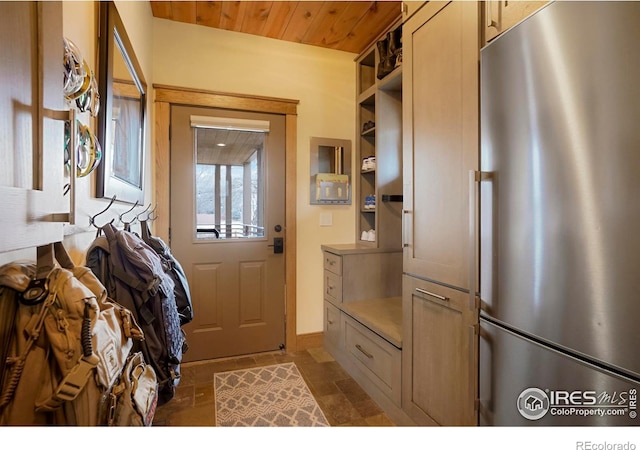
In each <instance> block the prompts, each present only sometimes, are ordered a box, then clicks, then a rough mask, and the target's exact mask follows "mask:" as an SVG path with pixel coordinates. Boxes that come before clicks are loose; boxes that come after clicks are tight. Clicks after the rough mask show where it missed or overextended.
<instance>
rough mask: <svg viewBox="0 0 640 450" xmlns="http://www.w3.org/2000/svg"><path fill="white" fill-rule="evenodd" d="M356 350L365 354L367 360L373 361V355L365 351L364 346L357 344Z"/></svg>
mask: <svg viewBox="0 0 640 450" xmlns="http://www.w3.org/2000/svg"><path fill="white" fill-rule="evenodd" d="M356 348H357V349H358V350H360V351H361V352H362V353H363V354H364V356H366V357H367V358H369V359H373V355H372V354H371V353H369V352H368V351H366V350H365V349H363V348H362V346H360V344H356Z"/></svg>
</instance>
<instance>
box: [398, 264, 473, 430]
mask: <svg viewBox="0 0 640 450" xmlns="http://www.w3.org/2000/svg"><path fill="white" fill-rule="evenodd" d="M402 308H403V313H404V320H403V327H404V333H405V337H404V339H403V342H404V347H403V349H402V351H403V368H402V370H403V399H402V401H403V408H404V410H405V411H406V412H407V414H408V415H409V416H410V417H411V418H413V419H414V420H415V421H416V422H417V423H419V424H423V425H429V424H434V423H436V424H438V425H447V426H459V425H476V424H477V413H476V410H475V398H476V392H477V387H476V386H477V356H476V353H477V351H476V347H477V340H478V336H477V330H478V326H477V312H476V309H475V305H470V304H469V298H468V295H467V294H466V293H463V292H460V291H458V290H455V289H450V288H446V287H444V286H441V285H439V284H435V283H429V282H426V281H422V280H418V279H416V278H413V277H409V276H405V277H404V284H403V303H402Z"/></svg>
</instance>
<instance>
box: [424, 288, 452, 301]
mask: <svg viewBox="0 0 640 450" xmlns="http://www.w3.org/2000/svg"><path fill="white" fill-rule="evenodd" d="M416 292H419V293H421V294H424V295H428V296H429V297H433V298H437V299H438V300H442V301H443V302H448V301H449V297H443V296H442V295H438V294H434V293H433V292H429V291H426V290H424V289H420V288H416Z"/></svg>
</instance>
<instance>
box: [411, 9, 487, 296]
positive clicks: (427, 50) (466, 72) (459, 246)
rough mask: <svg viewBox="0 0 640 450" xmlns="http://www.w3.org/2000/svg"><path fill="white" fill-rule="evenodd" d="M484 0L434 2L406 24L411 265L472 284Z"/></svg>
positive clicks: (444, 279) (418, 271) (414, 270)
mask: <svg viewBox="0 0 640 450" xmlns="http://www.w3.org/2000/svg"><path fill="white" fill-rule="evenodd" d="M478 28H479V24H478V4H477V2H448V3H447V2H429V3H427V4H426V5H425V6H423V7H422V8H421V9H420V10H419V11H418V12H417V13H416V14H415V15H414V16H413V17H412V18H411V19H409V21H407V22H406V23H405V25H404V26H403V46H404V50H403V51H404V57H403V59H404V60H403V64H404V68H403V75H404V78H403V86H404V89H403V99H402V106H403V164H404V169H403V170H404V174H403V180H404V189H403V191H404V192H403V193H404V222H403V226H404V271H405V272H406V273H408V274H410V275H413V276H417V277H419V278H425V279H428V280H432V281H436V282H439V283H443V284H447V285H450V286H453V287H457V288H459V289H463V290H467V289H469V263H468V261H469V255H470V252H469V249H470V246H469V181H468V180H469V170H472V169H473V170H475V169H477V167H478V128H479V126H478V54H479V30H478Z"/></svg>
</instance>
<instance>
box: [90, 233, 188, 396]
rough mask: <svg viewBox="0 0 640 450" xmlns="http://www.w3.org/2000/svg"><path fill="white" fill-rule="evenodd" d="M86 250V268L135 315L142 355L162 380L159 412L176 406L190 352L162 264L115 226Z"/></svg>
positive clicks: (140, 243) (170, 283) (157, 258)
mask: <svg viewBox="0 0 640 450" xmlns="http://www.w3.org/2000/svg"><path fill="white" fill-rule="evenodd" d="M101 232H103V233H104V235H102V234H99V235H98V236H97V237H96V239H95V240H94V242H93V243H92V244H91V246H90V247H89V249H88V250H87V256H86V265H87V266H88V267H89V268H90V269H91V270H92V271H93V273H94V274H95V275H96V276H97V277H98V279H99V280H100V281H101V282H102V283H103V284H104V286H105V287H106V289H107V292H108V293H109V296H110V297H111V298H113V299H114V300H115V301H117V302H118V303H119V304H121V305H123V306H124V307H126V308H128V309H130V310H131V311H132V312H133V314H134V315H135V317H136V320H137V321H138V323H139V324H140V327H141V328H142V331H143V332H144V335H145V339H144V341H142V342H140V343H138V346H137V347H134V350H138V351H141V352H142V354H143V355H144V359H145V360H146V361H147V362H148V363H149V364H151V366H152V367H153V368H154V370H155V372H156V376H157V378H158V394H159V395H158V406H161V405H163V404H165V403H167V402H168V401H169V400H171V399H172V398H173V397H174V395H175V389H176V387H177V386H178V383H179V382H180V363H181V362H182V354H183V352H184V349H185V348H186V341H185V335H184V332H183V331H182V329H181V328H180V316H179V314H178V309H177V307H176V301H175V293H174V290H175V285H174V282H173V280H172V279H171V277H169V276H168V275H167V273H166V267H164V266H163V261H162V259H161V258H160V257H159V256H158V254H157V253H156V252H155V251H154V250H153V249H152V248H151V247H149V246H148V245H147V244H146V243H145V242H144V241H143V240H142V239H141V238H140V237H138V236H137V235H135V234H133V233H131V232H129V231H126V230H118V229H117V228H116V227H115V226H113V225H112V224H111V223H109V224H107V225H105V226H104V227H102V228H101Z"/></svg>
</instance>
